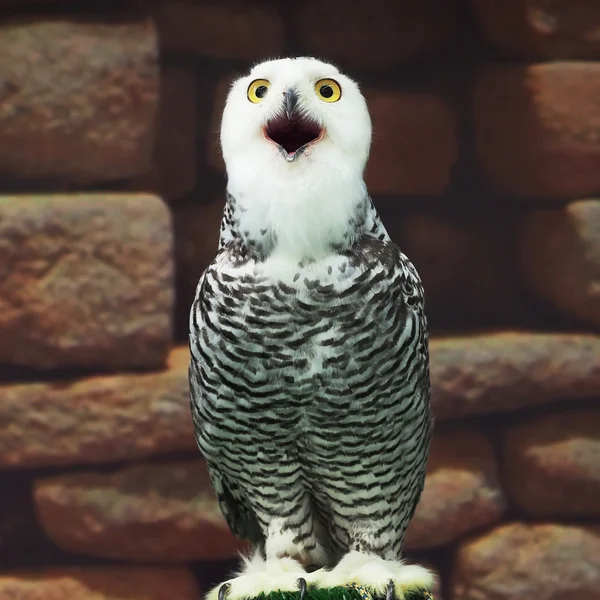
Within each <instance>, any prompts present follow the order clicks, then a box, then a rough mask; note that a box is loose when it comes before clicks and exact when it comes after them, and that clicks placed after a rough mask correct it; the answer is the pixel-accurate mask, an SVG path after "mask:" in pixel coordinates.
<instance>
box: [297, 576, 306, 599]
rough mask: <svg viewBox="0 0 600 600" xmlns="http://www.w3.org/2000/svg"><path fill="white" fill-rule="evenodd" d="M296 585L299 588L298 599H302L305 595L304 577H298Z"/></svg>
mask: <svg viewBox="0 0 600 600" xmlns="http://www.w3.org/2000/svg"><path fill="white" fill-rule="evenodd" d="M298 587H299V588H300V600H304V596H305V595H306V579H304V577H300V578H299V579H298Z"/></svg>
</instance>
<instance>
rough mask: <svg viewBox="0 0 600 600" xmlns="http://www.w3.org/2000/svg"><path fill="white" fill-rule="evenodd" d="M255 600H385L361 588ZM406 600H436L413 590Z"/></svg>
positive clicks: (264, 596) (262, 596) (317, 590)
mask: <svg viewBox="0 0 600 600" xmlns="http://www.w3.org/2000/svg"><path fill="white" fill-rule="evenodd" d="M253 600H385V596H383V597H381V598H380V597H379V596H375V595H373V594H371V592H369V591H368V590H367V589H365V588H361V587H358V586H357V587H334V588H329V589H321V588H314V589H311V588H308V589H307V590H306V593H305V594H304V597H303V598H302V595H301V592H299V591H298V592H271V593H270V594H260V595H259V596H257V597H256V598H255V599H253ZM404 600H434V598H433V594H432V593H431V592H430V591H428V590H411V591H408V592H406V593H405V594H404Z"/></svg>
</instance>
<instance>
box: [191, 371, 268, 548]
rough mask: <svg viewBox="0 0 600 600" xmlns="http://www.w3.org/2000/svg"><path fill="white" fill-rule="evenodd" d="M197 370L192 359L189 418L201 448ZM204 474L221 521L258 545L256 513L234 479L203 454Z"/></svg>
mask: <svg viewBox="0 0 600 600" xmlns="http://www.w3.org/2000/svg"><path fill="white" fill-rule="evenodd" d="M198 381H199V373H197V365H196V363H195V362H194V361H193V360H192V361H191V362H190V367H189V384H190V395H191V407H192V418H193V421H194V428H195V431H196V437H197V441H198V446H199V447H200V450H201V451H202V440H201V437H202V429H203V423H202V415H201V412H202V411H201V408H200V405H201V403H202V402H203V398H202V394H203V393H204V392H203V391H202V390H201V388H200V386H199V385H198ZM205 459H206V465H207V467H208V474H209V476H210V480H211V483H212V485H213V488H214V491H215V493H216V495H217V500H218V502H219V508H220V509H221V512H222V513H223V516H224V517H225V521H226V522H227V525H228V526H229V529H231V531H232V533H233V534H234V535H236V536H238V537H240V538H244V539H247V540H249V541H250V542H251V543H252V544H254V545H255V546H256V545H262V544H263V543H264V537H263V535H262V532H261V530H260V527H259V525H258V521H257V520H256V516H255V514H254V512H253V510H252V507H251V506H250V504H249V502H248V501H247V499H246V498H245V497H244V496H243V494H242V493H241V491H240V490H238V487H237V486H236V485H235V482H229V481H227V479H226V477H225V476H224V475H223V473H222V472H221V471H220V470H219V468H218V466H217V465H216V464H214V462H213V461H211V460H210V459H209V458H207V457H206V456H205Z"/></svg>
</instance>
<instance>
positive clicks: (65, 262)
mask: <svg viewBox="0 0 600 600" xmlns="http://www.w3.org/2000/svg"><path fill="white" fill-rule="evenodd" d="M172 245H173V244H172V232H171V218H170V213H169V211H168V209H167V207H166V206H165V204H164V203H163V202H162V201H161V200H160V199H159V198H157V197H155V196H149V195H144V194H73V195H47V196H5V197H0V273H3V274H4V276H3V278H2V279H1V280H0V335H1V337H2V344H0V362H3V363H9V364H14V365H21V366H27V367H35V368H41V369H53V368H57V367H86V368H106V369H115V368H129V367H160V366H162V365H163V364H164V361H165V358H166V356H167V352H168V349H169V345H170V343H171V337H172V331H171V328H172V325H171V319H172V315H171V312H172V308H173V307H172V305H173V296H174V294H173V260H172Z"/></svg>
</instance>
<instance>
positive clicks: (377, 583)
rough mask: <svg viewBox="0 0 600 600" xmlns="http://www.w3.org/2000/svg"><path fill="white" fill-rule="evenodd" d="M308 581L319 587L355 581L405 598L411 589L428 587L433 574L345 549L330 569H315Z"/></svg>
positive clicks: (395, 599) (391, 598)
mask: <svg viewBox="0 0 600 600" xmlns="http://www.w3.org/2000/svg"><path fill="white" fill-rule="evenodd" d="M312 581H313V582H314V584H315V585H316V586H318V587H319V588H332V587H338V586H351V585H355V586H359V587H363V588H366V589H367V590H369V592H371V593H372V594H373V595H374V596H375V595H376V596H379V597H383V598H386V600H405V599H406V598H408V596H409V595H410V594H411V593H414V592H418V591H420V590H423V591H425V590H430V589H431V587H432V585H433V583H434V578H433V575H432V573H430V572H429V571H428V570H427V569H425V568H424V567H420V566H418V565H405V564H404V563H402V562H401V561H390V560H384V559H383V558H380V557H379V556H375V555H373V554H363V553H361V552H349V553H348V554H346V556H344V557H343V558H342V559H341V560H340V562H339V563H338V564H337V565H336V566H335V567H334V568H333V569H331V570H327V569H320V570H319V571H315V573H313V574H312Z"/></svg>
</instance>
